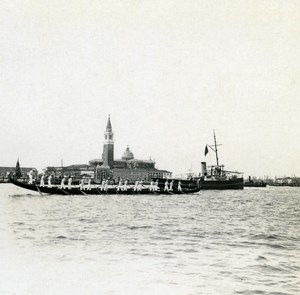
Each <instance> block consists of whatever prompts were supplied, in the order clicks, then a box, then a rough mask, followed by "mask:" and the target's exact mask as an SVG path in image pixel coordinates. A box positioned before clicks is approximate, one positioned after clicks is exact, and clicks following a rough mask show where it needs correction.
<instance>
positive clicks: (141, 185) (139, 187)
mask: <svg viewBox="0 0 300 295" xmlns="http://www.w3.org/2000/svg"><path fill="white" fill-rule="evenodd" d="M142 189H143V179H141V181H140V182H139V185H138V191H139V192H141V191H142Z"/></svg>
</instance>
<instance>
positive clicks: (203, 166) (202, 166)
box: [201, 162, 207, 176]
mask: <svg viewBox="0 0 300 295" xmlns="http://www.w3.org/2000/svg"><path fill="white" fill-rule="evenodd" d="M201 171H202V176H206V175H207V169H206V162H201Z"/></svg>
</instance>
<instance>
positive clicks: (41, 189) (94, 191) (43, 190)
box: [10, 178, 201, 195]
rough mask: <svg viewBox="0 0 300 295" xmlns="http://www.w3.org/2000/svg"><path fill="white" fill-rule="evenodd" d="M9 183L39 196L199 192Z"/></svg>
mask: <svg viewBox="0 0 300 295" xmlns="http://www.w3.org/2000/svg"><path fill="white" fill-rule="evenodd" d="M10 182H11V183H12V184H14V185H16V186H18V187H21V188H24V189H28V190H31V191H35V192H38V193H40V194H53V195H118V194H119V195H177V194H178V195H179V194H180V195H186V194H194V193H197V192H199V191H200V189H201V187H200V186H199V187H192V188H182V191H178V190H177V189H174V190H173V191H164V190H163V188H162V187H159V190H158V191H150V190H149V188H148V187H144V188H142V190H141V191H135V190H134V189H133V187H128V189H127V190H119V191H118V190H117V188H116V187H114V186H110V187H109V188H108V189H107V190H101V189H100V186H99V185H97V184H95V185H92V187H91V189H90V190H88V189H80V188H79V187H78V186H72V187H71V189H69V188H68V187H67V186H66V187H64V188H60V186H54V185H53V186H52V187H48V186H47V185H46V186H40V185H38V184H35V183H34V184H28V183H25V182H20V181H18V180H16V179H13V178H10Z"/></svg>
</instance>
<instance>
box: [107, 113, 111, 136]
mask: <svg viewBox="0 0 300 295" xmlns="http://www.w3.org/2000/svg"><path fill="white" fill-rule="evenodd" d="M106 132H112V128H111V122H110V114H109V115H108V120H107V125H106Z"/></svg>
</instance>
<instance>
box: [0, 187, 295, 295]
mask: <svg viewBox="0 0 300 295" xmlns="http://www.w3.org/2000/svg"><path fill="white" fill-rule="evenodd" d="M0 196H1V198H0V208H1V215H0V237H1V242H0V263H1V270H0V271H1V275H0V294H180V295H181V294H276V295H278V294H300V278H299V274H300V188H289V187H286V188H278V187H267V188H246V189H244V190H243V191H202V192H200V193H198V194H196V195H187V196H182V195H178V196H176V195H173V196H143V195H139V196H124V195H118V196H55V195H52V196H46V195H44V196H42V197H41V196H39V195H37V194H32V193H31V192H29V191H25V190H23V189H20V188H16V187H13V186H12V185H10V184H1V185H0Z"/></svg>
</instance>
